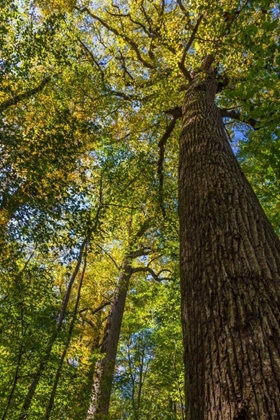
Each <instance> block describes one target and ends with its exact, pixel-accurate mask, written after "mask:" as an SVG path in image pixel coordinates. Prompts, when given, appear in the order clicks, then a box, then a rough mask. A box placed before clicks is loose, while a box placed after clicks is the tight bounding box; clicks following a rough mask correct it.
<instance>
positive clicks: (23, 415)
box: [19, 238, 88, 420]
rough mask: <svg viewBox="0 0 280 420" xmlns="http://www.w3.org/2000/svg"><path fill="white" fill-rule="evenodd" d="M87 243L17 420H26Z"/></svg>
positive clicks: (82, 249)
mask: <svg viewBox="0 0 280 420" xmlns="http://www.w3.org/2000/svg"><path fill="white" fill-rule="evenodd" d="M87 242H88V238H85V239H84V240H83V242H82V245H81V248H80V252H79V257H78V260H77V264H76V266H75V269H74V271H73V274H72V276H71V278H70V281H69V283H68V286H67V290H66V293H65V296H64V299H63V303H62V307H61V311H60V314H59V316H58V321H57V328H56V330H55V331H54V332H53V334H52V336H51V338H50V340H49V343H48V346H47V348H46V351H45V354H44V355H43V356H42V358H41V361H40V365H39V367H38V369H37V372H36V373H35V374H34V379H33V380H32V382H31V384H30V386H29V388H28V391H27V395H26V397H25V399H24V402H23V406H22V409H21V414H20V416H19V420H25V419H26V418H27V415H28V414H27V412H28V410H29V408H30V406H31V404H32V400H33V397H34V395H35V392H36V389H37V386H38V383H39V380H40V378H41V376H42V374H43V373H44V371H45V369H46V366H47V364H48V362H49V359H50V356H51V352H52V349H53V345H54V343H55V341H56V339H57V336H58V334H59V332H60V331H61V329H62V325H63V320H64V318H65V315H66V309H67V305H68V302H69V299H70V294H71V289H72V286H73V283H74V281H75V279H76V277H77V274H78V272H79V270H80V266H81V263H82V258H83V254H84V249H85V247H86V245H87Z"/></svg>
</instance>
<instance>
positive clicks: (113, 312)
mask: <svg viewBox="0 0 280 420" xmlns="http://www.w3.org/2000/svg"><path fill="white" fill-rule="evenodd" d="M130 264H131V262H130V258H129V257H128V258H125V260H124V262H123V266H122V273H121V275H120V278H119V281H118V286H117V290H116V297H115V299H114V302H113V303H112V305H111V309H110V313H109V318H108V321H107V325H106V330H105V335H104V339H103V343H102V347H101V354H102V355H104V357H103V358H102V359H101V360H100V362H99V363H98V364H97V366H96V370H95V372H94V375H95V377H94V381H93V390H92V397H91V402H90V408H89V411H88V415H87V420H90V419H95V420H97V419H98V420H102V419H105V418H106V417H107V416H108V411H109V405H110V396H111V390H112V383H113V377H114V368H115V363H116V356H117V348H118V342H119V336H120V331H121V325H122V318H123V313H124V308H125V300H126V295H127V290H128V284H129V279H130V277H131V274H132V268H131V265H130Z"/></svg>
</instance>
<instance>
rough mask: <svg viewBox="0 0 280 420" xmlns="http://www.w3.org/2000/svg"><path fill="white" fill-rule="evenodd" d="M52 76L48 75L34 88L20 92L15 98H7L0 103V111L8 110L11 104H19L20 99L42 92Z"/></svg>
mask: <svg viewBox="0 0 280 420" xmlns="http://www.w3.org/2000/svg"><path fill="white" fill-rule="evenodd" d="M50 80H51V78H50V76H48V77H46V78H45V79H44V80H42V82H41V83H40V84H39V85H38V86H36V87H35V88H33V89H29V90H27V91H26V92H23V93H20V94H19V95H17V96H14V97H13V98H10V99H7V100H6V101H4V102H2V103H1V104H0V112H3V111H6V109H8V108H10V106H13V105H17V104H18V103H19V102H20V101H22V100H24V99H29V98H31V96H33V95H35V94H36V93H38V92H41V91H42V90H43V89H44V87H45V86H46V85H47V84H48V83H49V82H50Z"/></svg>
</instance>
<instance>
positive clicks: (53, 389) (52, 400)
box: [45, 255, 87, 420]
mask: <svg viewBox="0 0 280 420" xmlns="http://www.w3.org/2000/svg"><path fill="white" fill-rule="evenodd" d="M86 265H87V260H86V255H85V257H84V267H83V271H82V274H81V278H80V282H79V286H78V292H77V297H76V303H75V308H74V313H73V317H72V320H71V323H70V327H69V331H68V337H67V341H66V344H65V347H64V350H63V352H62V355H61V357H60V360H59V365H58V368H57V371H56V375H55V380H54V383H53V387H52V391H51V395H50V399H49V404H48V406H47V409H46V413H45V420H49V418H50V415H51V412H52V410H53V406H54V399H55V396H56V390H57V387H58V383H59V380H60V377H61V373H62V368H63V364H64V359H65V356H66V354H67V351H68V349H69V346H70V343H71V339H72V335H73V330H74V326H75V322H76V319H77V313H78V307H79V303H80V297H81V291H82V285H83V280H84V276H85V271H86ZM69 297H70V295H69ZM69 297H68V299H69ZM65 310H66V307H65Z"/></svg>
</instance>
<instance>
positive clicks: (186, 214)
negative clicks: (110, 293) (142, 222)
mask: <svg viewBox="0 0 280 420" xmlns="http://www.w3.org/2000/svg"><path fill="white" fill-rule="evenodd" d="M216 90H217V82H216V80H215V75H214V73H212V72H211V71H208V72H200V73H199V74H198V75H197V76H196V77H195V79H194V80H193V81H192V82H191V84H190V85H189V88H188V90H187V92H186V98H185V102H184V106H183V127H182V133H181V138H180V169H179V216H180V237H181V288H182V322H183V335H184V349H185V354H184V358H185V368H186V412H187V415H186V418H187V420H210V419H211V420H218V419H221V420H222V419H223V420H238V419H239V420H241V419H242V420H245V419H246V420H252V419H258V420H266V419H273V420H274V419H275V420H276V419H278V420H279V419H280V328H279V323H280V312H279V304H280V302H279V300H280V243H279V240H278V238H277V236H276V234H275V233H274V232H273V229H272V227H271V225H270V224H269V222H268V220H267V218H266V216H265V214H264V212H263V210H262V208H261V206H260V204H259V202H258V200H257V198H256V196H255V194H254V192H253V190H252V188H251V186H250V185H249V183H248V181H247V180H246V178H245V176H244V174H243V173H242V171H241V169H240V167H239V165H238V163H237V160H236V158H235V156H234V154H233V152H232V150H231V147H230V145H229V143H228V140H227V136H226V134H225V132H224V128H223V124H222V120H221V116H220V112H219V109H218V108H217V107H216V105H215V103H214V98H215V94H216Z"/></svg>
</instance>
